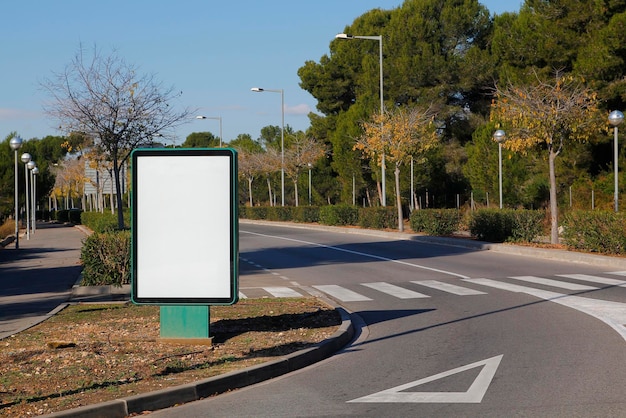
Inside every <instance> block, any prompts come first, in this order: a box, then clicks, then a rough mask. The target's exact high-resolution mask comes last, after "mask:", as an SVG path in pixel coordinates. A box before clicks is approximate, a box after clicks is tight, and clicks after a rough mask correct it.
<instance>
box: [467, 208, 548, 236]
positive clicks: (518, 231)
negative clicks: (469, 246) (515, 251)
mask: <svg viewBox="0 0 626 418" xmlns="http://www.w3.org/2000/svg"><path fill="white" fill-rule="evenodd" d="M544 218H545V212H543V211H539V210H524V209H520V210H513V209H481V210H477V211H476V212H473V213H472V215H471V218H470V222H469V228H470V233H471V234H472V235H473V236H475V237H476V238H478V239H479V240H481V241H489V242H505V241H509V242H531V241H532V240H534V239H535V238H536V237H537V235H539V234H541V232H542V231H543V219H544Z"/></svg>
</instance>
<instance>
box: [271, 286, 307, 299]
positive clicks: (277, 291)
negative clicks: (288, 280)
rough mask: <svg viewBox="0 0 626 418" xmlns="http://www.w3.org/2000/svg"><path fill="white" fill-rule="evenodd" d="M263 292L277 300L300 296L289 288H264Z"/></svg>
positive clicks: (300, 295)
mask: <svg viewBox="0 0 626 418" xmlns="http://www.w3.org/2000/svg"><path fill="white" fill-rule="evenodd" d="M263 290H265V291H266V292H268V293H269V294H270V295H272V296H274V297H277V298H300V297H302V294H300V293H298V292H296V291H295V290H293V289H292V288H290V287H284V286H276V287H264V288H263Z"/></svg>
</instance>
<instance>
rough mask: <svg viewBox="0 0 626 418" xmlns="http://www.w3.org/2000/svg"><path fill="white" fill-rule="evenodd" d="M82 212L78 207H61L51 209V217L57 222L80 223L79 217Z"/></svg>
mask: <svg viewBox="0 0 626 418" xmlns="http://www.w3.org/2000/svg"><path fill="white" fill-rule="evenodd" d="M82 213H83V211H82V210H80V209H63V210H57V211H53V212H52V213H51V218H52V219H53V220H55V221H58V222H69V223H73V224H74V225H80V223H81V221H80V217H81V214H82Z"/></svg>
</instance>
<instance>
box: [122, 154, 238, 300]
mask: <svg viewBox="0 0 626 418" xmlns="http://www.w3.org/2000/svg"><path fill="white" fill-rule="evenodd" d="M237 170H238V167H237V152H236V151H235V150H234V149H231V148H215V149H212V148H163V149H152V148H145V149H136V150H134V151H133V152H132V154H131V175H132V183H131V187H132V188H131V236H132V239H131V247H132V249H131V300H132V301H133V302H134V303H137V304H154V305H179V306H189V305H205V306H208V305H230V304H233V303H236V302H237V299H238V282H239V265H238V263H239V223H238V213H237V207H238V204H237V203H238V184H237V183H238V181H237V174H238V171H237Z"/></svg>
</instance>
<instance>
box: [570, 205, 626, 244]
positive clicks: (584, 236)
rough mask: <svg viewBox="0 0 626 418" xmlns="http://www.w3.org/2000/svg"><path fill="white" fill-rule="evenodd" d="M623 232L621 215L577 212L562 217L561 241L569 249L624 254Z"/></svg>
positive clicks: (625, 220)
mask: <svg viewBox="0 0 626 418" xmlns="http://www.w3.org/2000/svg"><path fill="white" fill-rule="evenodd" d="M625 231H626V217H625V216H624V215H623V214H622V213H615V212H604V211H602V212H601V211H582V210H579V211H572V212H569V213H567V214H566V215H565V216H563V240H564V241H565V244H566V245H567V246H568V248H570V249H576V250H585V251H591V252H598V253H604V254H624V253H625V252H626V232H625Z"/></svg>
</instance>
